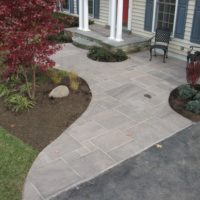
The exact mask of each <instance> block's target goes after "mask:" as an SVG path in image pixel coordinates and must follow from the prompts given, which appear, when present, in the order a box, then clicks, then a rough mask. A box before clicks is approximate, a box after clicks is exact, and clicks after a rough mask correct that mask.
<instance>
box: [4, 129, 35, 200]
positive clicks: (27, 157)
mask: <svg viewBox="0 0 200 200" xmlns="http://www.w3.org/2000/svg"><path fill="white" fill-rule="evenodd" d="M37 154H38V152H37V151H36V150H34V149H33V148H31V147H30V146H28V145H26V144H24V143H23V142H22V141H20V140H19V139H17V138H16V137H14V136H12V135H10V134H9V133H7V132H6V131H5V130H4V129H2V128H1V127H0V199H1V200H21V199H22V188H23V184H24V181H25V178H26V175H27V172H28V170H29V168H30V167H31V164H32V162H33V160H34V159H35V157H36V156H37Z"/></svg>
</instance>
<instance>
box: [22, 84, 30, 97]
mask: <svg viewBox="0 0 200 200" xmlns="http://www.w3.org/2000/svg"><path fill="white" fill-rule="evenodd" d="M30 87H31V83H28V84H26V83H25V84H23V85H21V86H20V87H19V92H20V94H26V95H27V94H28V90H29V88H30Z"/></svg>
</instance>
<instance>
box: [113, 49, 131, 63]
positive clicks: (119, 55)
mask: <svg viewBox="0 0 200 200" xmlns="http://www.w3.org/2000/svg"><path fill="white" fill-rule="evenodd" d="M114 56H115V59H116V61H117V62H119V61H124V60H126V59H128V56H127V55H126V53H125V52H124V51H122V50H121V49H118V50H117V51H116V52H115V54H114Z"/></svg>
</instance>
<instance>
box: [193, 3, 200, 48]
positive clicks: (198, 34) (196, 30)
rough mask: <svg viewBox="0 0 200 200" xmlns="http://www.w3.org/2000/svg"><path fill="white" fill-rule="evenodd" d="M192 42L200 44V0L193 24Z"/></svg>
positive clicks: (196, 7)
mask: <svg viewBox="0 0 200 200" xmlns="http://www.w3.org/2000/svg"><path fill="white" fill-rule="evenodd" d="M191 42H194V43H197V44H200V0H196V6H195V11H194V17H193V24H192V33H191Z"/></svg>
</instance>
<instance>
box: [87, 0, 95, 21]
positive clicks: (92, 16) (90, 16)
mask: <svg viewBox="0 0 200 200" xmlns="http://www.w3.org/2000/svg"><path fill="white" fill-rule="evenodd" d="M92 1H93V13H92V15H91V14H90V13H89V1H88V14H89V18H94V0H92Z"/></svg>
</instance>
